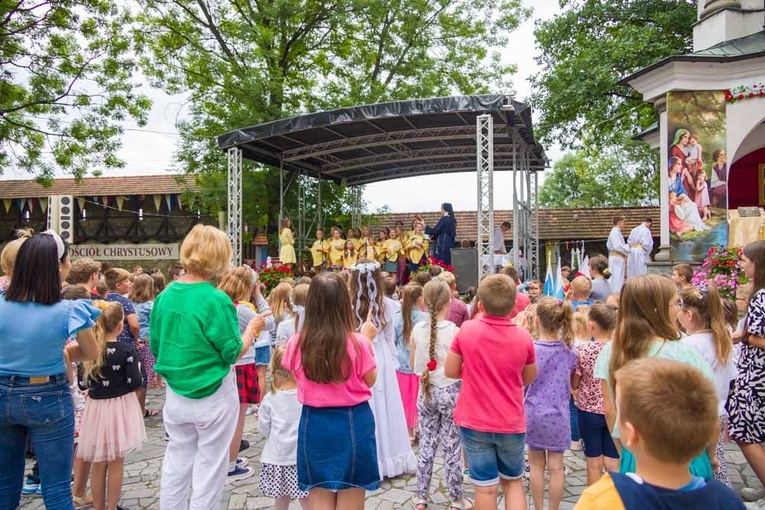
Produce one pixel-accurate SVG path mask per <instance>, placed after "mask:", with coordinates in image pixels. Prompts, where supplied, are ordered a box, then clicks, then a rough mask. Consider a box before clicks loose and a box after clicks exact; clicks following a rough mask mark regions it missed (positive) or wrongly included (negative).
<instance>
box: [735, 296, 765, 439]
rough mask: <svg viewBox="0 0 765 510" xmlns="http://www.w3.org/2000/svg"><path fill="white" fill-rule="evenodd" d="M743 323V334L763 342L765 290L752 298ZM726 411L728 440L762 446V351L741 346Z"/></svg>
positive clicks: (764, 424) (764, 354) (764, 434)
mask: <svg viewBox="0 0 765 510" xmlns="http://www.w3.org/2000/svg"><path fill="white" fill-rule="evenodd" d="M744 323H745V327H746V332H748V333H750V334H752V335H756V336H759V337H763V338H765V289H760V290H758V291H757V293H756V294H755V295H754V297H753V298H752V301H751V303H749V310H747V313H746V319H745V322H744ZM726 410H727V411H728V420H729V434H730V437H732V438H733V439H737V440H739V441H743V442H745V443H763V442H765V349H760V348H759V347H755V346H753V345H749V344H743V345H742V346H741V356H740V358H739V361H738V377H737V378H736V384H735V386H734V388H733V390H732V391H731V392H730V395H729V396H728V403H727V406H726Z"/></svg>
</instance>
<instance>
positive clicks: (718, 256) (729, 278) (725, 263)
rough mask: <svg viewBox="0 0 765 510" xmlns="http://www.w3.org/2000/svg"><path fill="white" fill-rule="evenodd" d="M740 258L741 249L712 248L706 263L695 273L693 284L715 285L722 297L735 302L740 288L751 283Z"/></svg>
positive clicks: (705, 260)
mask: <svg viewBox="0 0 765 510" xmlns="http://www.w3.org/2000/svg"><path fill="white" fill-rule="evenodd" d="M740 257H741V249H740V248H727V247H725V246H712V247H711V248H709V251H708V252H707V257H706V258H705V259H704V262H703V263H702V264H701V266H699V267H698V268H697V269H696V271H694V273H693V279H692V280H691V283H692V284H693V285H695V286H699V285H703V284H706V283H714V284H715V286H717V290H718V292H719V293H720V296H722V297H723V298H727V299H734V300H735V299H736V289H737V288H738V286H739V285H745V284H746V283H748V282H749V279H748V278H747V277H746V275H745V274H744V271H743V269H742V268H741V263H740V261H739V258H740Z"/></svg>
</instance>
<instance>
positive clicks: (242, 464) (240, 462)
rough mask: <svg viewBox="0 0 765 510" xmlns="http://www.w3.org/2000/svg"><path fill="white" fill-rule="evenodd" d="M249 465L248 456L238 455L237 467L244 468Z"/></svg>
mask: <svg viewBox="0 0 765 510" xmlns="http://www.w3.org/2000/svg"><path fill="white" fill-rule="evenodd" d="M249 465H250V461H249V460H247V458H246V457H237V458H236V467H238V468H242V469H244V468H246V467H247V466H249Z"/></svg>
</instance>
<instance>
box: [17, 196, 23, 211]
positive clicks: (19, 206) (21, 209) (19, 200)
mask: <svg viewBox="0 0 765 510" xmlns="http://www.w3.org/2000/svg"><path fill="white" fill-rule="evenodd" d="M16 207H18V208H19V212H24V201H23V200H22V199H20V198H17V199H16Z"/></svg>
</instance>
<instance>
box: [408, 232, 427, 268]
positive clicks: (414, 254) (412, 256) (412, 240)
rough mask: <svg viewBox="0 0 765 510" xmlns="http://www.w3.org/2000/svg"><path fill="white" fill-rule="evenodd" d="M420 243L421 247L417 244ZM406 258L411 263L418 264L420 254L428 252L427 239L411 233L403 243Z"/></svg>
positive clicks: (420, 257)
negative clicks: (404, 243)
mask: <svg viewBox="0 0 765 510" xmlns="http://www.w3.org/2000/svg"><path fill="white" fill-rule="evenodd" d="M417 243H420V245H421V246H422V248H420V247H418V246H417ZM405 250H406V258H407V260H409V262H411V263H412V264H419V263H420V260H421V259H422V256H423V255H424V254H426V253H428V241H427V240H426V239H425V237H424V236H422V235H417V234H412V235H411V236H409V239H407V241H406V245H405Z"/></svg>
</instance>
